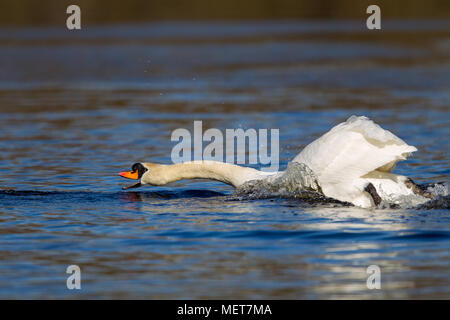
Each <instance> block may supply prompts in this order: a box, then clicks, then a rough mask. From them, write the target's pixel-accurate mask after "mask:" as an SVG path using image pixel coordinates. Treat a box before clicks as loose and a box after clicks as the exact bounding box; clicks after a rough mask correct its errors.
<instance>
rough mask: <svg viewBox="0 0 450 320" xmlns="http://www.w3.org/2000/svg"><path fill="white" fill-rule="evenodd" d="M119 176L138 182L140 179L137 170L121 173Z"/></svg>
mask: <svg viewBox="0 0 450 320" xmlns="http://www.w3.org/2000/svg"><path fill="white" fill-rule="evenodd" d="M119 176H122V177H124V178H127V179H134V180H137V179H139V172H137V170H136V171H125V172H120V173H119Z"/></svg>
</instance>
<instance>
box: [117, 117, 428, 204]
mask: <svg viewBox="0 0 450 320" xmlns="http://www.w3.org/2000/svg"><path fill="white" fill-rule="evenodd" d="M414 151H417V149H416V148H415V147H413V146H410V145H408V144H406V143H405V142H404V141H403V140H401V139H400V138H398V137H396V136H395V135H394V134H392V133H391V132H389V131H387V130H384V129H383V128H381V127H380V126H379V125H377V124H375V123H374V122H373V121H371V120H370V119H368V118H367V117H356V116H352V117H350V118H349V119H348V120H347V121H346V122H343V123H341V124H339V125H337V126H335V127H334V128H332V129H331V130H330V131H328V132H327V133H325V134H324V135H323V136H321V137H320V138H318V139H316V140H315V141H313V142H312V143H311V144H309V145H308V146H306V147H305V148H304V149H303V150H302V151H301V152H300V153H299V154H298V155H297V156H296V157H295V158H294V159H293V160H292V162H297V163H302V164H304V165H306V166H308V167H309V168H310V169H311V170H312V171H313V172H314V174H315V176H316V177H317V183H318V185H319V187H320V191H321V192H322V193H323V194H324V195H325V196H327V197H330V198H334V199H337V200H340V201H345V202H350V203H352V204H354V205H356V206H360V207H364V208H368V207H372V206H377V205H378V204H379V203H380V202H381V201H383V200H384V201H387V202H393V201H394V202H395V199H396V198H399V197H402V196H411V195H415V196H416V197H419V202H425V201H427V200H429V199H428V198H429V197H430V195H429V194H427V193H426V192H424V191H422V190H421V189H420V188H418V187H417V186H416V185H415V184H414V183H413V182H412V180H410V179H408V178H407V177H404V176H401V175H397V174H394V173H392V170H393V169H394V167H395V165H396V163H397V162H398V161H400V160H404V159H406V157H407V156H408V155H410V153H411V152H414ZM120 175H121V176H123V177H125V178H130V179H140V182H139V183H137V184H135V185H132V186H129V187H124V189H129V188H136V187H140V186H141V185H143V184H150V185H158V186H159V185H165V184H167V183H170V182H173V181H177V180H183V179H196V178H203V179H213V180H218V181H222V182H224V183H227V184H230V185H232V186H234V187H240V186H242V185H243V184H245V183H246V182H249V181H253V180H261V179H266V180H267V181H272V180H273V179H274V177H280V176H282V175H283V172H275V173H267V172H262V171H258V170H255V169H253V168H248V167H241V166H237V165H234V164H229V163H223V162H216V161H190V162H184V163H180V164H173V165H162V164H155V163H136V164H134V165H133V167H132V171H130V172H121V173H120Z"/></svg>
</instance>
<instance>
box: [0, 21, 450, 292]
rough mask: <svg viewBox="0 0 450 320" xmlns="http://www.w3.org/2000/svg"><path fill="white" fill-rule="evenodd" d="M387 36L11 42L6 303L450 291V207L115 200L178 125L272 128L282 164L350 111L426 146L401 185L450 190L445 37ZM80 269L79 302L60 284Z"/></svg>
mask: <svg viewBox="0 0 450 320" xmlns="http://www.w3.org/2000/svg"><path fill="white" fill-rule="evenodd" d="M385 26H386V29H385V31H383V33H382V34H379V35H373V36H372V35H371V36H366V33H364V30H361V29H360V28H361V26H359V24H357V23H353V22H335V23H316V22H289V23H286V22H282V23H281V22H280V23H278V22H266V23H233V24H227V23H215V24H213V25H206V24H198V23H195V24H190V23H162V24H151V25H141V26H127V27H123V28H119V27H117V26H116V27H114V26H111V27H109V26H104V27H97V28H94V27H93V28H89V29H86V30H85V31H83V32H82V33H78V34H76V35H73V36H72V35H71V36H67V34H66V33H64V32H61V31H60V30H58V29H54V28H48V29H17V30H0V46H1V50H0V69H1V70H2V71H3V72H2V73H0V150H1V154H0V171H1V172H2V173H1V174H0V185H1V186H2V188H1V189H2V191H0V297H2V298H54V297H62V298H72V297H81V298H231V297H235V298H336V299H340V298H429V297H435V298H449V297H450V291H449V288H450V286H449V284H450V273H449V268H448V266H449V262H450V258H449V254H448V252H449V249H450V217H449V215H448V207H446V206H445V205H441V206H438V209H432V210H426V209H423V210H362V209H358V208H354V207H348V206H343V205H340V204H338V203H325V204H322V205H312V204H310V203H305V202H302V201H301V200H299V199H283V198H272V199H259V200H241V201H238V200H236V199H234V198H233V197H231V194H232V190H231V189H230V188H229V187H228V186H225V185H222V184H219V183H215V182H206V181H197V182H194V181H183V182H178V183H174V184H172V185H171V186H169V187H164V188H156V187H155V188H151V187H147V188H142V189H139V191H132V192H122V191H120V188H121V186H122V185H123V184H126V183H127V182H126V181H123V180H122V179H120V178H119V177H117V172H119V171H123V170H124V169H127V168H129V167H130V165H131V164H132V163H134V162H136V161H142V160H146V161H153V162H163V163H168V162H169V161H170V152H171V149H172V147H173V144H172V143H171V142H170V134H171V132H172V130H174V129H176V128H187V129H190V130H192V125H193V121H194V120H203V126H204V129H207V128H212V127H214V128H218V129H220V130H224V129H226V128H240V127H241V128H257V129H258V128H279V129H280V147H281V150H280V157H281V164H280V167H281V168H282V169H284V168H285V167H286V165H287V162H288V161H289V160H290V159H292V158H293V157H294V156H295V155H296V154H297V153H298V152H299V151H300V150H301V148H302V147H303V146H305V145H306V144H307V143H308V142H310V141H311V140H312V139H314V138H315V137H317V136H318V135H320V134H321V133H323V132H325V131H326V130H328V129H329V128H330V127H331V126H333V125H335V124H336V123H338V122H341V121H343V120H345V119H347V118H348V117H349V116H350V115H351V114H364V115H367V116H369V117H371V118H373V119H374V120H375V121H376V122H378V123H380V124H382V125H383V127H386V128H387V129H389V130H392V131H393V132H395V133H396V134H397V135H398V136H400V137H401V138H403V139H405V140H406V141H407V142H408V143H409V144H411V145H415V146H416V147H418V149H419V152H417V153H416V154H415V155H414V157H413V158H412V159H410V160H408V161H407V162H404V163H401V164H400V165H399V166H398V168H397V169H396V170H397V172H398V173H400V174H404V175H408V176H411V177H412V178H414V179H415V180H416V181H418V182H421V183H424V182H438V181H444V182H446V181H447V180H448V175H449V162H448V150H449V148H448V147H449V146H448V141H447V140H446V139H443V137H447V136H449V133H450V132H449V109H448V101H449V98H450V96H449V92H450V90H449V87H450V72H449V71H450V70H449V69H450V56H449V54H448V52H450V51H449V50H448V47H449V39H450V27H449V24H448V23H445V22H433V23H431V22H430V23H427V22H421V23H405V22H401V21H392V22H389V23H386V24H385ZM388 27H389V28H388ZM70 264H77V265H79V266H80V267H81V269H82V288H83V289H82V290H81V291H78V292H72V291H69V290H67V289H66V286H65V283H66V276H67V275H66V274H65V270H66V267H67V266H68V265H70ZM371 264H377V265H379V266H380V268H381V271H382V288H383V289H382V290H380V291H375V292H374V290H368V289H367V287H366V279H367V274H366V268H367V266H369V265H371Z"/></svg>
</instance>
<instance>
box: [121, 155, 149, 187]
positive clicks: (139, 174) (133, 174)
mask: <svg viewBox="0 0 450 320" xmlns="http://www.w3.org/2000/svg"><path fill="white" fill-rule="evenodd" d="M148 171H149V169H148V167H147V166H146V165H145V164H143V163H140V162H137V163H135V164H133V165H132V166H131V171H124V172H120V173H119V176H122V177H124V178H127V179H133V180H140V181H139V182H138V183H136V184H133V185H130V186H125V187H123V188H122V189H124V190H126V189H132V188H138V187H140V186H141V185H142V184H143V183H142V178H143V177H144V175H145V174H146V173H147V172H148Z"/></svg>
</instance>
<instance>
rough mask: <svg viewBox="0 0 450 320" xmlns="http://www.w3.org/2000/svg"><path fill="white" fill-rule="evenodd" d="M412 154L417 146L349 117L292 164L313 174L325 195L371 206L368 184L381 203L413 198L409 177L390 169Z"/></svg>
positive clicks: (364, 121) (369, 122)
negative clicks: (300, 166) (397, 197)
mask: <svg viewBox="0 0 450 320" xmlns="http://www.w3.org/2000/svg"><path fill="white" fill-rule="evenodd" d="M414 151H417V149H416V147H413V146H410V145H408V144H406V143H405V142H404V141H403V140H402V139H400V138H398V137H397V136H395V135H394V134H392V133H391V132H389V131H387V130H384V129H383V128H381V127H380V126H379V125H377V124H375V123H374V122H373V121H372V120H369V119H368V118H366V117H356V116H352V117H350V118H349V119H348V120H347V121H345V122H343V123H341V124H339V125H337V126H335V127H334V128H332V129H331V130H330V131H328V132H327V133H325V134H324V135H323V136H321V137H320V138H318V139H317V140H315V141H313V142H312V143H310V144H309V145H308V146H306V147H305V148H304V149H303V150H302V151H301V152H300V153H299V154H298V155H297V156H296V157H295V158H294V159H293V161H295V162H299V163H304V164H306V165H307V166H308V167H309V168H311V169H312V170H313V171H314V173H315V174H316V175H317V177H318V180H319V184H320V186H321V188H322V191H323V193H324V194H325V195H326V196H328V197H331V198H335V199H337V200H340V201H347V202H351V203H353V204H354V205H356V206H360V207H370V206H372V205H373V199H372V198H371V196H370V194H368V193H367V192H366V191H365V188H366V187H367V185H368V184H369V183H372V184H373V186H374V187H375V189H376V190H377V192H378V194H379V196H380V197H381V199H383V200H391V199H392V198H394V197H395V196H408V195H413V190H412V189H411V188H409V187H408V186H407V184H406V182H407V180H408V178H406V177H404V176H400V175H396V174H393V173H392V170H393V169H394V168H395V165H396V163H397V162H398V161H400V160H405V159H406V157H408V156H409V155H410V154H411V153H412V152H414Z"/></svg>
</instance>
